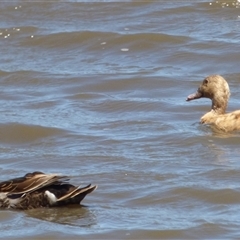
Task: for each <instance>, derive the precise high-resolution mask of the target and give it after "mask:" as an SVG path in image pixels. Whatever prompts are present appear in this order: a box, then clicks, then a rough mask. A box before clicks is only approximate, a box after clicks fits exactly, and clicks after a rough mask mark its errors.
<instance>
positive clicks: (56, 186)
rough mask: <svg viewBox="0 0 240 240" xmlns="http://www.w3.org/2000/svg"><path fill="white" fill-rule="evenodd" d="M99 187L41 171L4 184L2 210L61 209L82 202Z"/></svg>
mask: <svg viewBox="0 0 240 240" xmlns="http://www.w3.org/2000/svg"><path fill="white" fill-rule="evenodd" d="M96 188H97V186H96V185H91V184H89V185H87V186H85V187H80V186H77V187H76V186H74V185H72V184H70V183H69V177H67V176H62V175H60V174H46V173H43V172H40V171H36V172H32V173H27V174H25V175H24V176H23V177H18V178H14V179H10V180H7V181H3V182H0V208H1V209H17V210H28V209H34V208H41V207H60V206H66V205H74V204H75V205H76V204H79V205H80V203H81V201H82V200H83V199H84V198H85V196H86V195H87V194H89V193H91V192H92V191H94V190H95V189H96Z"/></svg>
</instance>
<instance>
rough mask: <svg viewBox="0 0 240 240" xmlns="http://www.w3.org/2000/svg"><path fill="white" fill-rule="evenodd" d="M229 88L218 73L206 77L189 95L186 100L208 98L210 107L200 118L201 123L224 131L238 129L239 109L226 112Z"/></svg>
mask: <svg viewBox="0 0 240 240" xmlns="http://www.w3.org/2000/svg"><path fill="white" fill-rule="evenodd" d="M229 96H230V90H229V86H228V83H227V81H226V80H225V79H224V78H223V77H222V76H220V75H210V76H208V77H206V78H205V79H204V80H203V82H202V84H201V85H200V86H199V88H198V90H197V92H196V93H193V94H191V95H189V96H188V97H187V99H186V101H191V100H194V99H198V98H202V97H203V98H210V99H211V100H212V109H211V111H210V112H208V113H206V114H205V115H203V116H202V118H201V123H204V124H211V125H214V126H215V127H217V128H218V129H220V130H223V131H225V132H231V131H234V130H240V110H237V111H234V112H231V113H226V108H227V104H228V99H229Z"/></svg>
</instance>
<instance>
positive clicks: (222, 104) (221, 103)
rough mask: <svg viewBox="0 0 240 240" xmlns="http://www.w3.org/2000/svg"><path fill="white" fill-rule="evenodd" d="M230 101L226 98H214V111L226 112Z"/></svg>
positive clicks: (218, 112)
mask: <svg viewBox="0 0 240 240" xmlns="http://www.w3.org/2000/svg"><path fill="white" fill-rule="evenodd" d="M227 104H228V101H227V100H226V99H224V98H221V99H219V98H218V99H215V98H213V99H212V111H214V112H215V113H217V114H224V113H225V112H226V109H227Z"/></svg>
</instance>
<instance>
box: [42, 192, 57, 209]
mask: <svg viewBox="0 0 240 240" xmlns="http://www.w3.org/2000/svg"><path fill="white" fill-rule="evenodd" d="M44 194H45V196H46V197H47V199H48V202H49V203H50V204H51V205H53V204H54V203H56V202H57V198H56V196H55V195H54V194H53V193H51V192H49V191H48V190H46V191H45V193H44Z"/></svg>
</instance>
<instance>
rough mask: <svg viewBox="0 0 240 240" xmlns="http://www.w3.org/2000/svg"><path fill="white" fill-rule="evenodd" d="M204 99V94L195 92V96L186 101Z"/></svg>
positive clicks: (192, 95) (190, 96)
mask: <svg viewBox="0 0 240 240" xmlns="http://www.w3.org/2000/svg"><path fill="white" fill-rule="evenodd" d="M201 97H202V93H200V92H198V91H197V92H195V93H193V94H190V95H189V96H188V97H187V99H186V101H191V100H194V99H198V98H201Z"/></svg>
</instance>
